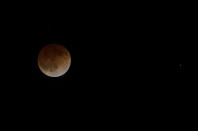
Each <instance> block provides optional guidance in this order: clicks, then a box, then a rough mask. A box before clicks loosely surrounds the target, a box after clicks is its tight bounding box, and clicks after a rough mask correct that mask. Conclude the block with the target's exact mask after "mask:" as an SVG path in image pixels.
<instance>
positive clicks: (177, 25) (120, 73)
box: [1, 3, 197, 121]
mask: <svg viewBox="0 0 198 131" xmlns="http://www.w3.org/2000/svg"><path fill="white" fill-rule="evenodd" d="M89 4H90V3H89ZM89 4H86V3H84V4H83V5H87V6H82V5H81V4H80V3H78V4H76V3H75V4H72V5H70V4H66V5H65V4H62V6H61V5H60V4H58V5H56V4H54V3H53V4H52V5H42V6H40V7H38V5H37V6H33V5H32V7H31V8H30V7H29V6H26V8H27V9H26V10H25V11H24V10H21V11H17V12H14V11H12V13H10V14H11V15H5V17H6V18H7V19H3V20H4V21H2V22H3V23H2V24H1V26H2V30H1V31H2V40H1V41H2V42H4V43H5V44H3V46H2V49H1V50H2V52H1V53H2V54H1V57H2V61H3V62H2V66H3V68H2V76H3V79H2V82H3V84H2V85H3V88H1V90H2V94H3V96H6V97H4V100H8V99H11V101H14V102H16V103H17V104H19V103H20V102H22V105H25V106H26V107H27V106H28V108H30V109H33V110H34V111H35V112H36V111H38V112H42V113H43V114H46V116H48V117H49V114H47V113H46V112H48V111H49V110H50V109H55V110H56V113H57V114H58V112H59V111H57V110H60V112H61V111H63V112H64V113H62V114H61V115H64V114H67V115H68V117H71V118H72V117H73V116H76V117H77V116H84V117H81V118H86V117H87V116H88V115H87V114H94V115H95V114H96V115H98V116H100V115H101V116H103V117H104V118H106V117H105V114H110V116H112V118H113V116H114V117H115V115H114V112H115V110H116V109H120V110H122V109H123V110H125V109H126V110H127V109H128V110H130V109H131V107H132V108H133V110H136V111H135V113H136V112H139V111H140V112H142V114H147V113H148V111H150V110H151V112H152V109H153V108H155V107H158V108H155V109H159V110H154V112H155V111H156V112H158V111H159V112H160V111H162V112H163V109H165V110H166V111H167V112H166V113H164V115H167V116H169V115H170V114H171V113H170V114H169V113H168V111H169V112H171V111H172V109H174V113H175V114H177V115H178V116H179V113H178V112H180V111H181V110H179V109H183V108H181V107H183V106H182V105H184V104H186V105H187V104H188V107H189V106H190V104H189V103H191V102H192V101H193V100H196V99H195V98H194V97H196V95H194V93H196V88H195V86H192V85H193V84H194V83H195V80H196V78H197V77H196V73H197V67H196V65H197V62H196V56H197V51H196V45H195V44H196V42H197V41H196V38H195V37H196V28H197V26H196V25H195V23H196V21H195V17H194V15H193V12H194V11H193V8H191V10H187V9H186V8H180V6H172V7H171V6H170V7H167V6H166V7H163V6H162V5H159V6H154V7H155V8H154V7H153V8H151V6H147V4H143V3H141V4H140V5H139V6H136V5H134V6H132V7H133V8H132V7H131V5H128V7H127V5H126V4H124V5H120V4H118V5H112V4H108V3H106V4H102V5H101V6H100V5H98V4H93V5H91V6H89ZM36 7H37V8H36ZM175 7H177V8H175ZM182 7H183V6H182ZM11 16H12V17H11ZM48 43H60V44H62V45H64V46H65V47H66V48H68V50H69V51H70V53H71V58H72V63H71V68H70V70H69V71H68V72H67V73H66V74H65V75H64V76H61V77H58V78H49V77H47V76H45V75H44V74H42V73H41V72H40V70H39V69H38V66H37V56H38V53H39V51H40V49H41V48H42V47H43V46H45V45H46V44H48ZM178 63H183V64H185V71H184V72H181V73H177V72H176V64H178ZM4 78H5V79H6V80H4ZM4 83H5V84H4ZM19 98H20V99H19ZM131 103H132V104H131ZM8 104H9V103H8ZM144 109H147V113H145V111H144ZM124 112H125V111H123V112H122V113H124ZM174 113H173V112H172V114H174ZM33 114H34V113H33ZM35 114H36V113H35ZM148 114H151V113H148ZM86 115H87V116H86ZM127 115H128V114H127ZM170 117H171V116H170ZM73 119H75V117H73ZM71 121H72V120H71Z"/></svg>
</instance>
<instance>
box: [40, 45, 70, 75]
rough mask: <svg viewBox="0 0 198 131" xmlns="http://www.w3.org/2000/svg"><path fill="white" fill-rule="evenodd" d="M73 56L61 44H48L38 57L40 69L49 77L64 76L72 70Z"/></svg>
mask: <svg viewBox="0 0 198 131" xmlns="http://www.w3.org/2000/svg"><path fill="white" fill-rule="evenodd" d="M70 65H71V55H70V53H69V51H68V50H67V49H66V48H65V47H64V46H62V45H60V44H48V45H46V46H44V47H43V48H42V49H41V51H40V52H39V55H38V67H39V69H40V70H41V72H42V73H44V74H45V75H47V76H49V77H59V76H62V75H64V74H65V73H66V72H67V71H68V70H69V68H70Z"/></svg>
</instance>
